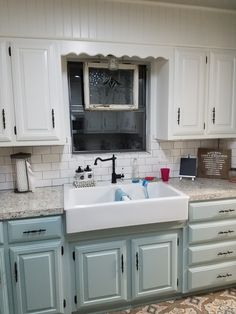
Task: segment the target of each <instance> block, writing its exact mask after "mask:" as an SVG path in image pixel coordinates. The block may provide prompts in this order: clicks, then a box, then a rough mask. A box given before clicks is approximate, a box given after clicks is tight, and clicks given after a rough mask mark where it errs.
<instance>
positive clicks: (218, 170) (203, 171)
mask: <svg viewBox="0 0 236 314" xmlns="http://www.w3.org/2000/svg"><path fill="white" fill-rule="evenodd" d="M230 167H231V150H230V149H214V148H212V149H210V148H199V149H198V177H200V178H210V179H213V178H215V179H228V178H229V170H230Z"/></svg>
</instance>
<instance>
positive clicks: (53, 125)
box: [52, 109, 55, 129]
mask: <svg viewBox="0 0 236 314" xmlns="http://www.w3.org/2000/svg"><path fill="white" fill-rule="evenodd" d="M52 127H53V129H54V128H55V113H54V109H52Z"/></svg>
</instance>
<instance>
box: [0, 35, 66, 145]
mask: <svg viewBox="0 0 236 314" xmlns="http://www.w3.org/2000/svg"><path fill="white" fill-rule="evenodd" d="M61 75H62V74H61V60H60V55H59V53H58V51H57V45H56V43H54V42H52V41H46V40H31V39H12V40H9V42H8V41H6V40H4V39H2V40H0V146H25V145H53V144H55V145H59V144H65V132H64V121H63V117H64V115H63V108H62V83H61Z"/></svg>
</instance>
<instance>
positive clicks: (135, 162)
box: [131, 158, 139, 183]
mask: <svg viewBox="0 0 236 314" xmlns="http://www.w3.org/2000/svg"><path fill="white" fill-rule="evenodd" d="M131 180H132V182H133V183H137V182H139V174H138V160H137V158H134V159H133V162H132V174H131Z"/></svg>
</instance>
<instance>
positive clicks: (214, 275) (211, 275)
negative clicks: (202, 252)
mask: <svg viewBox="0 0 236 314" xmlns="http://www.w3.org/2000/svg"><path fill="white" fill-rule="evenodd" d="M235 281H236V261H234V262H228V263H221V264H217V265H209V266H202V267H192V268H189V270H188V289H189V290H196V289H200V288H201V289H202V288H210V287H217V286H223V285H228V284H231V283H233V282H235Z"/></svg>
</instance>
